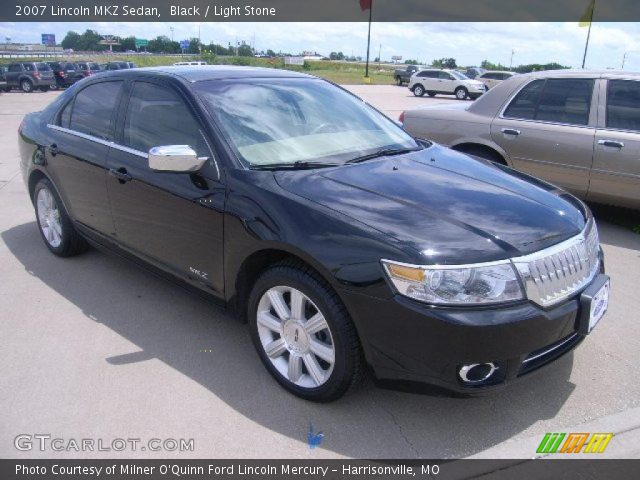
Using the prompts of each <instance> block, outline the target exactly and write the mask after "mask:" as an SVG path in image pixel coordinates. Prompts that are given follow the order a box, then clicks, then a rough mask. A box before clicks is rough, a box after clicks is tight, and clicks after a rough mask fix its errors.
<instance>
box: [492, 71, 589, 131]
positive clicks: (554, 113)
mask: <svg viewBox="0 0 640 480" xmlns="http://www.w3.org/2000/svg"><path fill="white" fill-rule="evenodd" d="M593 85H594V80H593V79H589V78H551V79H548V80H536V81H534V82H531V83H530V84H528V85H527V86H526V87H525V88H523V89H522V90H521V91H520V93H519V94H518V95H517V96H516V98H515V99H514V100H513V101H512V102H511V104H510V105H509V107H508V108H507V110H506V111H505V117H511V118H520V119H528V120H540V121H543V122H553V123H563V124H567V125H588V124H589V112H590V110H591V96H592V95H593Z"/></svg>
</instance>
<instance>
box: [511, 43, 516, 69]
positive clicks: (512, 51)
mask: <svg viewBox="0 0 640 480" xmlns="http://www.w3.org/2000/svg"><path fill="white" fill-rule="evenodd" d="M514 53H516V51H515V50H514V49H513V48H512V49H511V61H510V62H509V70H513V54H514Z"/></svg>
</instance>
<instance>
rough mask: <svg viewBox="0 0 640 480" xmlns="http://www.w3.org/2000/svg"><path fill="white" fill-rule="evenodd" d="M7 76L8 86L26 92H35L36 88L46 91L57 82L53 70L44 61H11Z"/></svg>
mask: <svg viewBox="0 0 640 480" xmlns="http://www.w3.org/2000/svg"><path fill="white" fill-rule="evenodd" d="M5 77H6V80H7V88H9V89H11V88H20V89H21V90H22V91H23V92H26V93H29V92H33V90H34V89H38V90H41V91H43V92H46V91H48V90H49V89H50V88H51V86H52V85H53V84H55V78H54V76H53V71H52V70H51V67H50V66H49V65H47V64H46V63H44V62H14V63H11V64H9V67H8V68H7V73H6V74H5Z"/></svg>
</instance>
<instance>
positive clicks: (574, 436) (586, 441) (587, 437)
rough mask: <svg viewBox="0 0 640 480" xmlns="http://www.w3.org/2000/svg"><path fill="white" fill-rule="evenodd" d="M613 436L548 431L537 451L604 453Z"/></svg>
mask: <svg viewBox="0 0 640 480" xmlns="http://www.w3.org/2000/svg"><path fill="white" fill-rule="evenodd" d="M611 438H613V433H593V434H591V433H569V434H567V433H546V434H545V435H544V438H543V439H542V442H540V445H538V449H537V450H536V453H581V452H582V453H603V452H604V450H605V449H606V448H607V445H609V440H611ZM560 445H562V446H560ZM583 447H584V449H583Z"/></svg>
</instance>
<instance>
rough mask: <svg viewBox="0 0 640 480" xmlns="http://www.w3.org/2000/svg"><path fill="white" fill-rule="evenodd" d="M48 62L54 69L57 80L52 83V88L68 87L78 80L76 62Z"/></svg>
mask: <svg viewBox="0 0 640 480" xmlns="http://www.w3.org/2000/svg"><path fill="white" fill-rule="evenodd" d="M47 64H48V65H49V66H50V67H51V70H53V75H54V76H55V80H56V82H55V84H54V85H51V87H52V88H64V87H68V86H69V85H73V84H74V83H75V82H76V81H77V80H78V76H77V73H76V66H75V64H73V63H69V62H47Z"/></svg>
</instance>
